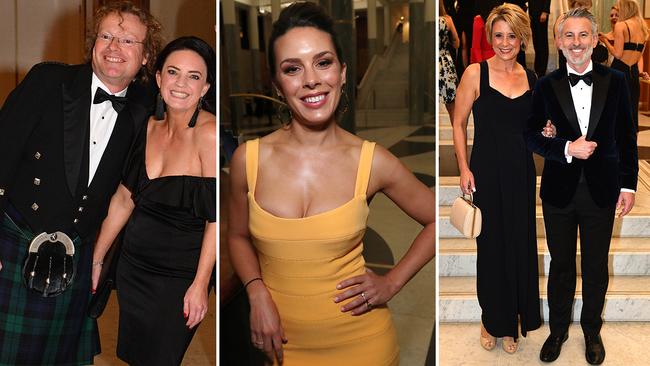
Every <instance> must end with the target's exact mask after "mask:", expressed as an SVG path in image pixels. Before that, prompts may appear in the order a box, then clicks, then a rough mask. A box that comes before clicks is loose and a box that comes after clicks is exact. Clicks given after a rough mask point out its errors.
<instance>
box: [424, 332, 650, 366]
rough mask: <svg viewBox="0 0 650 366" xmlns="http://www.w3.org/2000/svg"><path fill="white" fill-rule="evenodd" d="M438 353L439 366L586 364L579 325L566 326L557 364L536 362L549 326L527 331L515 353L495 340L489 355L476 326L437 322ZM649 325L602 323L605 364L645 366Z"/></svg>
mask: <svg viewBox="0 0 650 366" xmlns="http://www.w3.org/2000/svg"><path fill="white" fill-rule="evenodd" d="M436 330H437V332H436V333H437V334H438V342H439V343H438V346H437V349H439V350H440V352H438V354H439V360H438V361H439V363H438V364H439V365H444V366H449V365H463V366H484V365H500V366H506V365H507V366H531V365H539V366H541V365H553V366H567V365H587V362H585V341H584V338H583V334H582V329H581V328H580V324H579V323H572V324H571V325H570V326H569V339H568V340H567V341H566V342H565V343H564V345H563V346H562V353H561V354H560V357H559V358H558V359H557V361H555V362H553V363H551V364H546V363H543V362H541V361H540V360H539V351H540V349H541V348H542V344H544V341H545V340H546V337H548V335H549V333H550V331H549V327H548V324H544V325H542V326H541V327H540V328H539V329H537V330H534V331H530V332H528V334H527V336H526V338H523V337H522V338H519V348H518V349H517V352H516V353H515V354H512V355H511V354H508V353H505V352H504V351H503V349H502V348H501V339H498V340H497V346H496V349H495V350H492V351H491V352H488V351H486V350H484V349H483V348H482V347H481V346H480V345H479V323H478V322H476V323H440V325H439V327H438V328H437V329H436ZM649 330H650V323H647V322H640V321H639V322H605V324H603V327H602V329H601V331H600V335H601V337H602V339H603V343H604V344H605V349H606V352H607V354H606V357H605V363H604V364H603V365H612V366H621V365H627V366H639V365H647V364H648V363H649V362H648V359H650V349H649V348H648V341H650V332H648V331H649Z"/></svg>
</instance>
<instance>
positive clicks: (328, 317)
mask: <svg viewBox="0 0 650 366" xmlns="http://www.w3.org/2000/svg"><path fill="white" fill-rule="evenodd" d="M374 147H375V143H371V142H368V141H364V142H363V146H362V148H361V156H360V159H359V167H358V171H357V178H356V183H355V189H354V197H353V198H352V199H351V200H350V201H348V202H347V203H345V204H343V205H341V206H339V207H337V208H335V209H332V210H330V211H326V212H323V213H320V214H317V215H313V216H308V217H305V218H296V219H288V218H282V217H278V216H275V215H273V214H271V213H269V212H267V211H265V210H264V209H263V208H261V207H260V206H259V205H258V204H257V202H256V201H255V184H256V181H257V167H258V156H259V139H257V140H251V141H248V142H247V143H246V177H247V182H248V213H249V230H250V233H251V236H252V239H253V244H254V245H255V248H256V249H257V256H258V259H259V262H260V268H261V271H262V278H263V279H264V283H265V284H266V286H267V288H268V289H269V292H270V293H271V296H272V297H273V301H274V302H275V304H276V306H277V307H278V311H279V313H280V319H281V321H282V327H283V328H284V331H285V335H286V337H287V339H288V340H289V341H288V343H286V344H285V345H284V363H283V365H284V366H296V365H298V366H305V365H310V366H320V365H327V366H337V365H351V366H384V365H398V364H399V349H398V346H397V337H396V334H395V328H394V327H393V322H392V319H391V316H390V312H389V311H388V308H387V307H386V306H380V307H376V308H373V309H372V310H371V311H369V312H366V313H364V314H362V315H359V316H352V315H351V314H350V313H349V312H347V313H343V312H341V310H340V308H341V306H343V304H344V303H347V301H346V302H344V303H338V304H336V303H334V297H335V296H336V295H337V294H339V293H340V292H341V291H340V290H337V289H336V285H337V284H338V283H339V282H340V281H342V280H344V279H346V278H350V277H353V276H357V275H361V274H363V273H365V261H364V258H363V255H362V251H363V243H362V242H361V239H362V238H363V234H364V233H365V231H366V222H367V218H368V211H369V210H368V204H367V201H366V189H367V187H368V180H369V178H370V168H371V165H372V155H373V151H374Z"/></svg>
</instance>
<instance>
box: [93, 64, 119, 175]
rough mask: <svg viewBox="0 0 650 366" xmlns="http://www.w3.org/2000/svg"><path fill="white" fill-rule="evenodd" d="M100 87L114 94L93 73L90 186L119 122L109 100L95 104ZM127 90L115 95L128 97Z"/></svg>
mask: <svg viewBox="0 0 650 366" xmlns="http://www.w3.org/2000/svg"><path fill="white" fill-rule="evenodd" d="M98 87H99V88H102V89H104V91H105V92H107V93H108V94H113V93H111V92H110V91H109V89H108V88H107V87H106V85H104V83H102V82H101V80H99V78H98V77H97V75H95V73H94V72H93V79H92V82H91V84H90V143H89V145H88V146H89V161H88V186H90V182H92V180H93V176H95V172H97V167H98V166H99V162H100V161H101V159H102V155H104V151H105V150H106V146H107V145H108V140H110V138H111V134H112V133H113V128H115V121H117V112H116V111H115V109H113V104H112V103H111V102H110V101H109V100H106V101H104V102H102V103H99V104H93V99H94V98H95V92H96V91H97V88H98ZM126 89H128V87H127V88H125V89H124V90H122V91H120V92H118V93H115V94H113V95H116V96H118V97H123V96H125V95H126Z"/></svg>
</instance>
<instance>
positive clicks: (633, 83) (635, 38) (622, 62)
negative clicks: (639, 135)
mask: <svg viewBox="0 0 650 366" xmlns="http://www.w3.org/2000/svg"><path fill="white" fill-rule="evenodd" d="M616 5H617V6H618V16H619V18H618V21H617V22H616V25H614V30H613V33H614V44H610V43H609V42H608V43H606V46H607V50H608V51H609V52H610V53H611V54H612V56H614V60H612V64H611V65H610V67H611V68H612V69H615V70H619V71H621V72H622V73H623V74H624V75H625V80H626V81H627V86H628V88H629V90H630V99H631V105H632V118H633V119H634V125H635V127H636V129H637V131H638V130H639V96H640V93H641V92H640V88H641V87H640V85H639V76H641V77H643V79H645V80H648V79H649V78H650V77H649V76H648V74H647V73H646V72H643V49H644V47H645V42H646V41H647V39H648V35H649V32H648V26H647V25H646V23H645V20H644V19H643V17H642V16H641V8H640V7H639V4H638V3H637V2H636V1H634V0H619V1H618V2H617V3H616Z"/></svg>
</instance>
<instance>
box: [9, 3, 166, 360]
mask: <svg viewBox="0 0 650 366" xmlns="http://www.w3.org/2000/svg"><path fill="white" fill-rule="evenodd" d="M94 20H95V24H94V28H93V31H92V33H91V34H89V36H88V37H87V42H86V43H87V63H86V64H82V65H62V64H55V63H41V64H38V65H36V66H34V67H33V68H32V69H31V70H30V71H29V73H28V74H27V75H26V76H25V79H24V80H23V81H22V82H21V83H20V84H19V85H18V86H17V87H16V89H14V90H13V91H12V92H11V94H10V95H9V97H8V98H7V100H6V102H5V104H4V106H3V107H2V110H0V263H1V267H0V268H1V269H0V365H88V364H92V363H93V357H94V356H95V355H96V354H98V353H99V352H100V345H99V335H98V332H97V323H96V321H95V320H94V319H91V318H89V317H88V316H87V315H86V310H87V307H88V302H89V299H90V297H91V278H90V277H91V270H92V268H93V266H101V265H102V263H93V262H92V253H93V244H94V241H95V238H96V236H97V231H98V230H99V227H100V224H101V222H102V220H103V218H104V217H105V216H106V213H107V210H108V205H109V201H110V198H111V196H112V194H113V193H114V192H115V190H116V188H117V185H118V184H119V182H120V179H121V172H122V167H123V164H124V161H126V158H127V155H128V153H129V150H130V148H131V144H132V141H133V138H134V136H135V135H136V133H137V131H138V129H140V128H142V126H144V125H145V123H144V122H145V121H146V118H147V116H148V115H149V113H150V110H151V109H152V108H150V107H151V106H152V105H153V100H154V98H153V94H154V93H152V92H151V90H152V88H149V87H147V86H148V85H150V84H149V83H148V82H149V79H150V78H149V77H148V75H151V72H152V71H153V65H154V61H155V56H156V54H157V53H158V51H159V49H160V47H161V43H162V42H161V35H160V33H161V26H160V23H159V22H158V21H157V20H156V19H154V18H153V17H152V16H151V15H150V14H149V13H148V12H147V11H145V10H142V9H140V8H138V7H136V6H134V5H133V4H132V3H130V2H111V3H109V4H108V5H106V6H104V7H101V8H100V9H98V11H97V13H96V14H95V19H94ZM42 233H46V235H40V236H39V234H42ZM52 233H56V235H52ZM37 236H39V237H49V238H54V239H57V238H58V239H57V240H59V241H60V242H67V243H73V244H74V256H73V257H72V262H73V263H74V268H75V269H74V275H73V278H72V281H71V282H69V279H70V277H67V278H66V277H65V276H63V277H62V278H63V279H65V280H66V281H68V282H69V283H68V285H67V288H65V290H64V291H63V292H61V293H59V294H55V293H48V290H47V289H48V288H50V289H51V287H50V285H51V282H50V275H51V273H50V272H48V271H53V270H52V268H54V265H53V264H52V259H50V264H49V270H48V269H47V268H48V267H45V268H46V270H45V275H46V276H48V277H47V280H46V281H43V283H46V289H45V290H43V291H36V290H34V289H35V287H33V286H32V283H31V281H28V280H26V278H29V276H30V270H29V269H28V270H27V271H25V270H24V269H23V267H24V266H25V267H27V266H26V258H27V256H28V247H30V244H31V243H34V241H35V240H38V238H37V239H35V237H37ZM63 238H65V239H66V240H67V241H66V240H63ZM54 239H50V240H54ZM46 241H47V240H46ZM54 241H55V243H54V244H57V242H56V240H54ZM70 246H71V245H70ZM32 247H34V246H33V245H32ZM37 254H38V255H40V254H41V252H38V253H37ZM49 258H53V257H49ZM54 258H55V257H54ZM46 265H47V264H46ZM63 268H64V271H65V265H64V267H63ZM69 269H70V266H69V265H68V270H69ZM35 272H39V274H40V272H41V271H40V270H33V271H32V272H31V276H32V277H34V276H35ZM39 274H36V276H38V275H39ZM52 285H53V286H54V285H55V283H52ZM28 287H29V288H28Z"/></svg>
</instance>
